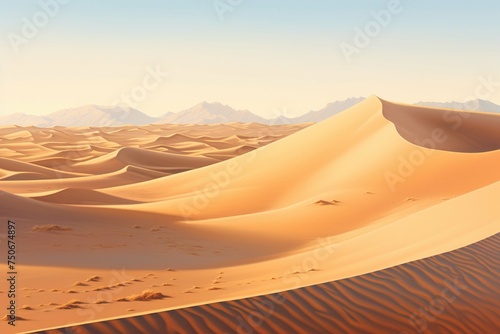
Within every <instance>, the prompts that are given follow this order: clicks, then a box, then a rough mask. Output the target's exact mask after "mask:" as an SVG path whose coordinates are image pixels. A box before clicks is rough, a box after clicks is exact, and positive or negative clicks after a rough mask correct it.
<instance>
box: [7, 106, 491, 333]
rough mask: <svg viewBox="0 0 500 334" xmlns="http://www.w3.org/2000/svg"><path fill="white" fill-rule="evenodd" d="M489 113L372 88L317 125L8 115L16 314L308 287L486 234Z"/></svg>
mask: <svg viewBox="0 0 500 334" xmlns="http://www.w3.org/2000/svg"><path fill="white" fill-rule="evenodd" d="M498 128H500V115H495V114H483V113H477V112H454V111H451V110H445V109H433V108H425V107H414V106H407V105H401V104H395V103H390V102H387V101H383V100H381V99H379V98H377V97H371V98H368V99H366V100H365V101H363V102H361V103H360V104H358V105H356V106H354V107H353V108H351V109H349V110H347V111H345V112H343V113H341V114H338V115H336V116H334V117H332V118H330V119H327V120H326V121H323V122H321V123H318V124H315V125H311V126H306V125H302V126H264V125H260V124H236V123H235V124H225V125H210V126H201V125H200V126H195V125H192V126H180V125H173V126H166V125H154V126H146V127H121V128H78V129H65V128H59V127H57V128H53V129H37V128H33V127H31V128H17V127H12V128H2V129H1V132H2V136H5V139H2V143H4V142H5V143H6V146H5V149H6V150H7V151H5V150H4V151H2V152H3V154H5V155H2V157H3V158H5V159H8V164H6V166H9V169H2V170H0V172H1V173H2V174H1V175H2V177H7V179H5V180H0V189H1V190H3V191H4V192H3V193H2V196H1V197H0V199H1V200H2V211H1V212H0V216H1V217H2V219H11V220H16V221H17V222H18V241H19V244H20V245H23V246H22V263H23V266H24V267H23V279H22V281H21V283H20V284H21V285H20V288H21V289H22V293H21V295H20V297H19V305H26V307H24V308H23V309H21V310H19V313H18V315H19V316H21V317H22V318H25V319H28V320H26V321H19V322H18V326H19V327H18V328H17V329H18V330H19V329H20V330H34V329H40V328H48V327H54V326H57V327H62V326H65V325H68V324H75V323H83V322H90V321H96V320H99V319H106V318H117V317H123V316H124V315H126V314H130V315H132V314H134V313H144V312H152V311H156V310H168V309H178V308H182V307H186V306H189V305H199V304H206V303H209V302H216V301H228V300H235V299H239V298H244V297H251V296H257V295H265V294H269V293H272V292H278V291H285V290H290V289H295V288H300V287H304V286H312V285H315V284H320V283H325V282H331V281H336V280H340V279H345V278H349V277H357V276H359V275H363V274H367V273H372V272H375V271H378V270H383V269H386V268H390V267H394V266H397V265H402V264H405V263H408V262H410V261H414V260H419V259H423V258H426V257H429V256H434V255H437V254H442V253H444V252H448V251H452V250H455V249H458V248H461V247H465V246H467V245H470V244H472V243H475V242H478V241H480V240H483V239H485V238H488V237H490V236H492V235H495V234H496V233H498V232H500V209H499V208H498V206H497V205H496V202H495V201H496V198H498V195H499V194H500V181H499V180H500V171H499V169H498V165H499V163H500V150H499V148H500V132H498V131H495V129H498ZM298 130H300V131H298ZM294 132H295V133H294ZM28 133H29V134H30V135H28ZM2 138H3V137H2ZM16 143H18V144H19V150H17V149H16V146H15V145H16ZM63 151H64V152H67V153H66V154H67V156H64V155H63V156H61V154H60V153H61V152H63ZM9 154H10V155H9ZM59 158H63V160H58V159H59ZM47 159H56V160H53V161H54V162H55V163H56V164H55V165H52V166H51V165H49V164H48V163H47V161H50V160H47ZM11 161H12V163H11ZM13 163H15V164H17V165H13ZM37 163H38V164H37ZM13 166H14V167H15V166H20V169H19V170H16V169H15V168H13ZM48 166H49V167H48ZM28 167H29V168H28ZM0 168H1V166H0ZM47 170H50V171H52V172H51V173H53V174H55V175H57V173H58V172H60V173H61V176H60V177H53V176H52V174H50V173H48V172H47ZM16 173H17V174H16ZM22 173H29V174H26V179H24V180H23V179H22V178H23V175H24V174H22ZM33 175H43V178H47V177H49V179H48V180H47V179H42V176H40V177H39V178H40V179H35V180H33V178H35V176H33ZM10 176H11V177H13V179H8V177H10ZM491 265H492V266H494V265H495V264H493V263H492V264H491ZM167 268H170V270H166V269H167ZM117 272H118V273H119V274H116V273H117ZM91 276H98V277H99V280H98V281H90V282H85V280H86V279H87V278H89V277H91ZM75 282H77V283H82V284H75ZM4 290H5V288H4V286H2V285H0V291H4ZM54 290H55V291H54ZM145 290H152V292H151V293H146V294H141V293H142V292H143V291H145ZM138 296H139V297H138ZM141 296H142V297H141ZM144 296H159V297H160V298H159V299H156V298H149V297H148V298H146V297H144ZM162 296H164V297H162ZM73 299H76V300H77V301H75V300H73ZM139 299H148V300H147V301H141V300H139ZM72 300H73V301H72ZM316 302H317V303H320V301H319V300H318V301H316ZM316 302H315V303H316ZM304 303H305V304H307V303H308V301H307V300H305V301H304ZM324 316H325V317H328V316H331V315H329V314H327V313H325V315H324ZM200 321H201V320H200ZM191 325H193V324H191ZM106 326H107V325H106ZM221 326H222V327H223V325H222V324H221ZM200 328H201V327H200ZM7 330H9V329H7ZM2 332H3V331H2ZM109 332H113V331H112V330H111V329H110V330H109Z"/></svg>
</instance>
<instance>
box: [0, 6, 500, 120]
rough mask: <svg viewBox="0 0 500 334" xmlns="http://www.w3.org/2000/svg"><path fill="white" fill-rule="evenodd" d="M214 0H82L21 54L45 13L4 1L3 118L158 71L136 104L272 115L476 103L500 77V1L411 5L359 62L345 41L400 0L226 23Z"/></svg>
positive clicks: (113, 90) (57, 105) (236, 14)
mask: <svg viewBox="0 0 500 334" xmlns="http://www.w3.org/2000/svg"><path fill="white" fill-rule="evenodd" d="M51 1H56V0H42V1H41V2H46V3H50V2H51ZM214 2H215V1H212V0H156V1H154V0H137V1H125V0H121V1H120V0H106V1H103V0H72V1H69V2H68V4H65V5H60V8H59V11H58V13H57V14H56V15H55V16H54V17H52V18H50V19H49V20H48V23H47V24H46V25H45V26H43V27H41V28H39V30H38V32H37V33H36V34H35V35H34V36H33V37H29V38H27V39H26V40H25V41H27V42H26V43H24V42H23V43H22V44H20V45H19V47H18V52H15V50H14V48H13V47H12V44H11V43H10V42H9V38H10V39H12V36H13V35H12V34H16V35H17V36H23V35H22V28H23V25H24V23H23V18H27V19H28V20H29V21H33V16H34V15H36V14H37V13H38V12H40V11H41V10H42V9H41V6H40V2H39V1H31V0H2V1H1V2H0V37H1V38H0V62H1V68H0V71H1V72H0V113H1V114H10V113H13V112H25V113H32V114H46V113H49V112H52V111H55V110H58V109H62V108H66V107H75V106H79V105H83V104H102V105H109V104H112V103H114V102H116V101H117V98H119V97H120V96H121V95H122V94H129V93H131V92H132V91H133V90H134V89H136V87H137V86H141V85H142V82H143V79H144V78H145V76H147V75H148V71H147V70H146V68H148V67H149V68H155V67H157V66H159V67H160V68H161V69H162V70H163V71H165V72H168V73H169V75H168V78H166V79H165V80H163V81H161V82H160V83H159V84H158V85H154V86H155V87H154V88H152V89H150V90H149V91H148V92H147V94H146V96H145V97H141V98H140V99H136V100H133V101H132V102H133V104H134V105H133V106H134V107H137V108H138V109H140V110H142V111H144V112H146V113H148V114H151V115H160V114H163V113H165V112H167V111H178V110H181V109H184V108H188V107H190V106H192V105H194V104H196V103H198V102H201V101H203V100H207V101H220V102H222V103H225V104H229V105H231V106H233V107H235V108H241V109H249V110H251V111H252V112H255V113H257V114H259V115H263V116H267V117H272V116H273V115H275V114H276V113H280V112H283V110H286V111H287V113H288V115H289V116H291V115H298V114H303V113H305V112H307V111H309V110H311V109H320V108H322V107H323V106H324V105H325V104H326V103H328V102H331V101H334V100H338V99H344V98H347V97H351V96H362V95H363V96H368V95H371V94H376V95H378V96H380V97H382V98H385V99H389V100H394V101H400V102H408V103H411V102H416V101H420V100H434V101H448V100H459V101H463V100H464V99H466V98H467V97H470V96H473V95H474V91H475V88H476V87H477V86H478V84H479V81H478V78H479V77H481V76H482V77H488V76H492V78H493V79H494V80H496V81H500V66H499V65H500V63H499V61H498V59H500V43H499V39H498V35H499V33H500V20H499V19H498V18H499V17H500V2H498V1H464V0H461V1H460V0H459V1H456V0H455V1H451V0H446V1H445V0H442V1H436V0H434V1H431V0H419V1H416V0H413V1H412V0H401V1H400V9H401V12H400V13H398V14H392V15H391V16H392V18H391V20H390V23H389V24H388V25H387V26H386V27H381V29H380V33H379V34H377V35H376V36H374V37H371V38H370V45H368V46H366V47H363V48H360V49H359V54H354V55H353V56H352V59H351V62H348V61H347V60H346V58H345V57H344V56H343V54H342V51H341V48H340V45H341V43H350V44H353V38H354V36H355V28H356V27H358V28H360V29H364V28H365V27H366V25H367V24H369V23H370V22H375V21H374V18H373V16H372V11H377V12H378V11H380V10H384V9H387V8H388V4H389V3H390V1H378V0H377V1H352V0H351V1H347V0H346V1H326V0H325V1H320V0H316V1H312V0H288V1H285V0H243V1H241V4H240V5H236V6H235V7H234V8H233V10H232V11H228V12H225V15H224V16H223V18H224V19H223V20H221V19H220V18H219V16H218V14H217V11H216V10H215V8H214ZM220 2H226V3H231V1H229V0H220ZM235 2H237V1H233V3H235ZM488 98H489V99H490V100H492V101H494V102H496V103H500V87H497V90H496V91H494V92H493V93H491V94H490V95H489V96H488Z"/></svg>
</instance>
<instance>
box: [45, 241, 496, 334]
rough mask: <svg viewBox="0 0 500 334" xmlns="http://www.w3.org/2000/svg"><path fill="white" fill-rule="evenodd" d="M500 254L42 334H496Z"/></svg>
mask: <svg viewBox="0 0 500 334" xmlns="http://www.w3.org/2000/svg"><path fill="white" fill-rule="evenodd" d="M499 251H500V235H499V234H497V235H495V236H493V237H490V238H488V239H486V240H483V241H480V242H478V243H476V244H473V245H470V246H468V247H464V248H461V249H458V250H455V251H453V252H449V253H445V254H442V255H437V256H434V257H431V258H427V259H424V260H418V261H414V262H410V263H407V264H403V265H400V266H397V267H393V268H389V269H386V270H382V271H377V272H374V273H370V274H366V275H362V276H358V277H353V278H349V279H344V280H339V281H335V282H330V283H325V284H319V285H314V286H311V287H306V288H300V289H296V290H290V291H286V292H282V293H276V294H269V295H264V296H259V297H254V298H249V299H241V300H235V301H228V302H222V303H216V304H208V305H204V306H196V307H190V308H185V309H180V310H174V311H170V312H161V313H153V314H147V315H141V316H135V317H126V318H122V319H116V320H109V321H105V322H97V323H93V324H89V325H78V326H73V327H71V328H65V329H53V330H46V331H40V332H39V333H40V334H63V333H66V330H71V331H72V332H73V333H78V334H84V333H119V332H123V331H124V330H125V331H127V332H134V333H165V332H169V333H212V332H225V333H372V332H374V331H376V332H377V333H402V334H403V333H422V332H429V333H496V331H497V330H498V328H499V327H500V320H499V319H498V316H497V313H498V306H499V305H498V301H499V298H500V293H499V292H498V286H499V285H500V271H499V268H500V262H499V261H498V256H496V254H497V253H498V252H499ZM492 292H493V293H492Z"/></svg>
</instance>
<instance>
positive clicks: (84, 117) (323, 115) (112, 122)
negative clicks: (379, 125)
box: [0, 97, 500, 127]
mask: <svg viewBox="0 0 500 334" xmlns="http://www.w3.org/2000/svg"><path fill="white" fill-rule="evenodd" d="M364 99H365V98H364V97H357V98H356V97H353V98H349V99H347V100H343V101H336V102H333V103H329V104H328V105H327V106H326V107H324V108H323V109H321V110H316V111H310V112H308V113H306V114H304V115H302V116H298V117H294V118H287V117H285V116H279V117H277V118H274V119H265V118H263V117H260V116H258V115H255V114H253V113H252V112H250V111H248V110H236V109H233V108H231V107H230V106H227V105H223V104H221V103H218V102H215V103H208V102H202V103H199V104H197V105H195V106H193V107H191V108H189V109H186V110H182V111H180V112H176V113H174V112H168V113H166V114H164V115H162V116H160V117H151V116H148V115H146V114H144V113H143V112H141V111H139V110H136V109H133V108H130V107H123V106H113V107H105V106H97V105H87V106H82V107H78V108H71V109H64V110H60V111H56V112H53V113H50V114H48V115H46V116H35V115H28V114H23V113H16V114H10V115H7V116H0V125H19V126H30V125H33V126H38V127H52V126H66V127H68V126H95V127H103V126H121V125H128V124H130V125H146V124H155V123H159V124H163V123H170V124H217V123H231V122H240V123H261V124H272V125H278V124H299V123H316V122H321V121H323V120H325V119H327V118H329V117H332V116H333V115H336V114H338V113H340V112H342V111H344V110H346V109H348V108H350V107H352V106H354V105H355V104H357V103H359V102H361V101H362V100H364ZM416 105H420V106H428V107H438V108H451V109H459V110H477V111H484V112H497V113H500V105H497V104H495V103H493V102H490V101H485V100H479V99H478V100H472V101H468V102H465V103H460V102H444V103H442V102H418V103H416Z"/></svg>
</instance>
